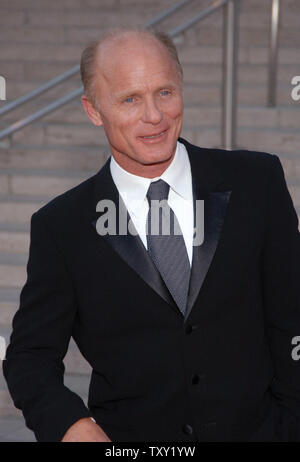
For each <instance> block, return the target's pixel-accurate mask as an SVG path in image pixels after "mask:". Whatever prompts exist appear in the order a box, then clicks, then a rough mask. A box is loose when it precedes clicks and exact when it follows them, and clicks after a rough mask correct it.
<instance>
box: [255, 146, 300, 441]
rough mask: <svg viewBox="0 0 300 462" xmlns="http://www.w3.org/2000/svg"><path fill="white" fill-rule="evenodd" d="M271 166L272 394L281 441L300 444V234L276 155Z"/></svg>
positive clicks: (266, 284) (267, 287) (267, 261)
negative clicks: (297, 351)
mask: <svg viewBox="0 0 300 462" xmlns="http://www.w3.org/2000/svg"><path fill="white" fill-rule="evenodd" d="M269 164H270V165H269V178H268V180H269V181H268V197H267V204H268V205H267V211H266V213H267V221H266V222H267V227H266V234H265V241H264V248H263V254H262V258H263V274H262V281H263V295H264V308H265V322H266V330H267V335H268V340H269V345H270V351H271V356H272V360H273V366H274V378H273V382H272V386H271V391H272V394H273V396H274V397H275V399H276V401H277V403H278V405H279V408H280V413H279V414H280V422H279V430H280V434H281V438H283V440H284V441H300V361H299V360H298V359H300V356H299V357H298V358H297V355H296V356H295V355H294V354H292V350H293V349H294V348H295V345H294V344H293V339H295V337H299V335H300V296H299V295H300V284H299V283H300V235H299V230H298V218H297V214H296V211H295V209H294V206H293V202H292V199H291V196H290V194H289V192H288V189H287V185H286V181H285V177H284V172H283V169H282V166H281V163H280V160H279V158H278V157H277V156H275V155H273V156H272V157H271V161H269Z"/></svg>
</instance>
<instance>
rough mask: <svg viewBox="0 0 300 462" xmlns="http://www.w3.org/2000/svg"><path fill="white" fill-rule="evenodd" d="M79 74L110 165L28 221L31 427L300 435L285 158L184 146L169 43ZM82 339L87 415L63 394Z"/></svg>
mask: <svg viewBox="0 0 300 462" xmlns="http://www.w3.org/2000/svg"><path fill="white" fill-rule="evenodd" d="M81 71H82V80H83V84H84V96H83V97H82V104H83V107H84V109H85V111H86V113H87V115H88V117H89V118H90V120H91V121H92V123H93V124H94V125H96V126H103V128H104V131H105V133H106V136H107V140H108V143H109V146H110V152H111V158H110V159H109V160H108V161H107V163H106V164H105V165H104V167H103V168H102V169H101V170H100V171H99V172H98V173H97V174H96V175H94V176H93V177H91V178H89V179H88V180H87V181H85V182H83V183H81V184H80V185H79V186H77V187H75V188H73V189H71V190H70V191H67V192H66V193H64V194H62V195H60V196H59V197H57V198H55V199H54V200H52V201H51V202H49V203H48V204H47V205H46V206H44V207H42V208H41V209H40V210H39V211H38V212H36V213H35V214H33V216H32V221H31V246H30V256H29V263H28V278H27V281H26V284H25V286H24V288H23V290H22V293H21V299H20V309H19V310H18V312H17V313H16V315H15V318H14V324H13V333H12V337H11V343H10V345H9V347H8V350H7V355H6V360H5V361H4V374H5V377H6V380H7V382H8V386H9V389H10V392H11V395H12V397H13V399H14V402H15V405H16V406H17V407H18V408H20V409H22V411H23V413H24V416H25V419H26V423H27V426H28V427H29V428H31V429H32V430H33V431H34V432H35V435H36V438H37V440H38V441H61V440H62V441H95V442H97V441H99V442H105V441H113V442H114V441H115V442H121V441H174V442H175V441H182V442H194V441H281V440H285V441H290V440H299V439H300V429H299V416H300V368H299V363H297V355H295V354H293V348H294V347H295V346H294V347H293V345H295V341H296V340H295V339H297V336H299V335H300V301H299V288H298V282H299V279H300V270H299V261H300V241H299V232H298V220H297V215H296V212H295V210H294V207H293V204H292V201H291V198H290V195H289V193H288V190H287V187H286V183H285V179H284V174H283V170H282V167H281V164H280V161H279V159H278V157H277V156H275V155H270V154H266V153H256V152H248V151H235V152H230V151H224V150H217V149H206V148H198V147H196V146H193V145H192V144H190V143H188V142H187V141H185V140H184V139H182V138H180V137H179V136H180V131H181V125H182V116H183V102H182V88H183V76H182V69H181V66H180V63H179V61H178V57H177V53H176V49H175V47H174V45H173V43H172V42H171V41H170V39H169V38H168V37H167V36H165V35H164V34H155V33H152V32H148V31H144V30H131V29H127V30H118V31H112V32H110V33H108V34H107V35H106V36H105V37H104V38H102V40H101V41H100V42H95V43H93V44H91V45H90V46H88V47H87V48H86V49H85V51H84V52H83V55H82V61H81ZM154 204H156V206H157V204H158V205H159V207H158V208H156V209H155V207H154ZM203 204H204V215H202V214H201V211H202V212H203ZM155 211H156V213H155ZM203 217H204V238H201V236H202V233H201V223H202V225H203ZM167 219H168V224H169V225H170V224H171V226H169V228H168V232H164V231H163V228H164V224H165V222H164V220H167ZM153 224H155V225H156V226H157V228H156V232H153V229H152V225H153ZM124 225H125V227H124ZM197 234H198V237H199V235H200V239H198V240H197V239H196V235H197ZM202 237H203V236H202ZM71 336H72V337H73V338H74V340H75V341H76V343H77V345H78V347H79V349H80V351H81V352H82V354H83V356H84V357H85V358H86V360H87V361H88V362H89V364H90V365H91V366H92V369H93V372H92V377H91V383H90V389H89V400H88V407H86V406H85V404H84V403H83V401H82V400H81V399H80V397H79V396H78V395H76V394H75V393H73V392H72V391H71V390H69V389H68V388H67V387H66V386H64V384H63V373H64V367H63V358H64V356H65V354H66V351H67V347H68V343H69V340H70V338H71ZM298 338H299V337H298ZM294 353H295V352H294Z"/></svg>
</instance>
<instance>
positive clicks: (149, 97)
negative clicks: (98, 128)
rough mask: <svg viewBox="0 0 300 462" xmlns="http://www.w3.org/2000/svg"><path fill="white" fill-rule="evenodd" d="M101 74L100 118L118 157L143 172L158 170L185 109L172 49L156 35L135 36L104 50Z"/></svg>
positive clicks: (168, 158) (130, 168) (131, 168)
mask: <svg viewBox="0 0 300 462" xmlns="http://www.w3.org/2000/svg"><path fill="white" fill-rule="evenodd" d="M100 63H101V64H100ZM100 65H101V70H99V66H100ZM96 75H97V77H96V78H97V82H96V84H97V101H98V104H99V108H98V109H99V115H100V119H99V120H100V124H102V125H103V127H104V130H105V133H106V136H107V138H108V141H109V144H110V148H111V152H112V154H113V156H114V157H115V159H116V161H117V162H118V163H119V164H120V165H121V166H123V168H125V169H126V170H128V171H130V172H131V173H134V174H142V176H143V175H144V176H147V173H146V172H147V171H149V172H150V170H151V169H152V171H153V172H154V174H155V172H157V170H155V165H157V166H164V168H163V170H164V169H165V168H166V165H167V164H169V163H170V162H171V160H172V158H173V156H174V153H175V150H176V142H177V138H178V136H179V134H180V131H181V126H182V115H183V101H182V83H181V79H180V76H179V73H178V70H177V67H176V64H175V62H174V60H173V59H172V58H171V57H170V56H169V53H168V51H167V50H166V49H165V48H164V47H163V46H162V45H160V44H158V43H156V41H155V40H147V39H142V41H141V42H139V40H138V39H137V38H134V39H133V38H131V39H130V40H127V41H125V43H124V44H120V43H119V44H118V45H114V46H111V49H108V50H107V52H104V53H103V55H102V56H101V59H100V60H99V63H98V70H97V74H96ZM150 176H151V175H150Z"/></svg>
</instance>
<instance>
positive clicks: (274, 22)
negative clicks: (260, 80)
mask: <svg viewBox="0 0 300 462" xmlns="http://www.w3.org/2000/svg"><path fill="white" fill-rule="evenodd" d="M279 20H280V0H272V6H271V24H270V48H269V75H268V97H267V105H268V106H269V107H274V106H276V82H277V58H278V44H279Z"/></svg>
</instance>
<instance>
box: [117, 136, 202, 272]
mask: <svg viewBox="0 0 300 462" xmlns="http://www.w3.org/2000/svg"><path fill="white" fill-rule="evenodd" d="M110 171H111V175H112V178H113V181H114V183H115V185H116V187H117V189H118V191H119V194H120V196H121V197H122V199H123V201H124V203H125V206H126V208H127V210H128V212H129V214H130V217H131V220H132V222H133V224H134V226H135V228H136V231H137V232H138V234H139V236H140V238H141V240H142V242H143V244H144V246H145V247H146V249H147V238H146V220H147V215H148V211H149V204H148V200H147V197H146V194H147V191H148V188H149V185H150V183H151V182H152V181H157V180H159V179H162V180H164V181H165V182H166V183H168V185H169V186H170V190H169V196H168V204H169V206H170V207H171V208H172V209H173V211H174V213H175V215H176V217H177V220H178V222H179V225H180V228H181V231H182V234H183V238H184V242H185V245H186V249H187V254H188V258H189V261H190V265H191V264H192V257H193V226H194V225H193V220H194V219H193V189H192V174H191V166H190V161H189V157H188V153H187V151H186V148H185V146H184V145H183V144H182V143H179V141H177V147H176V152H175V156H174V158H173V160H172V162H171V164H170V165H169V167H168V168H167V169H166V170H165V171H164V172H163V173H162V175H161V176H159V177H156V178H145V177H141V176H137V175H133V174H132V173H129V172H127V171H126V170H124V169H123V168H122V167H121V166H120V165H119V164H118V163H117V162H116V161H115V159H114V157H113V156H111V161H110Z"/></svg>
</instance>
